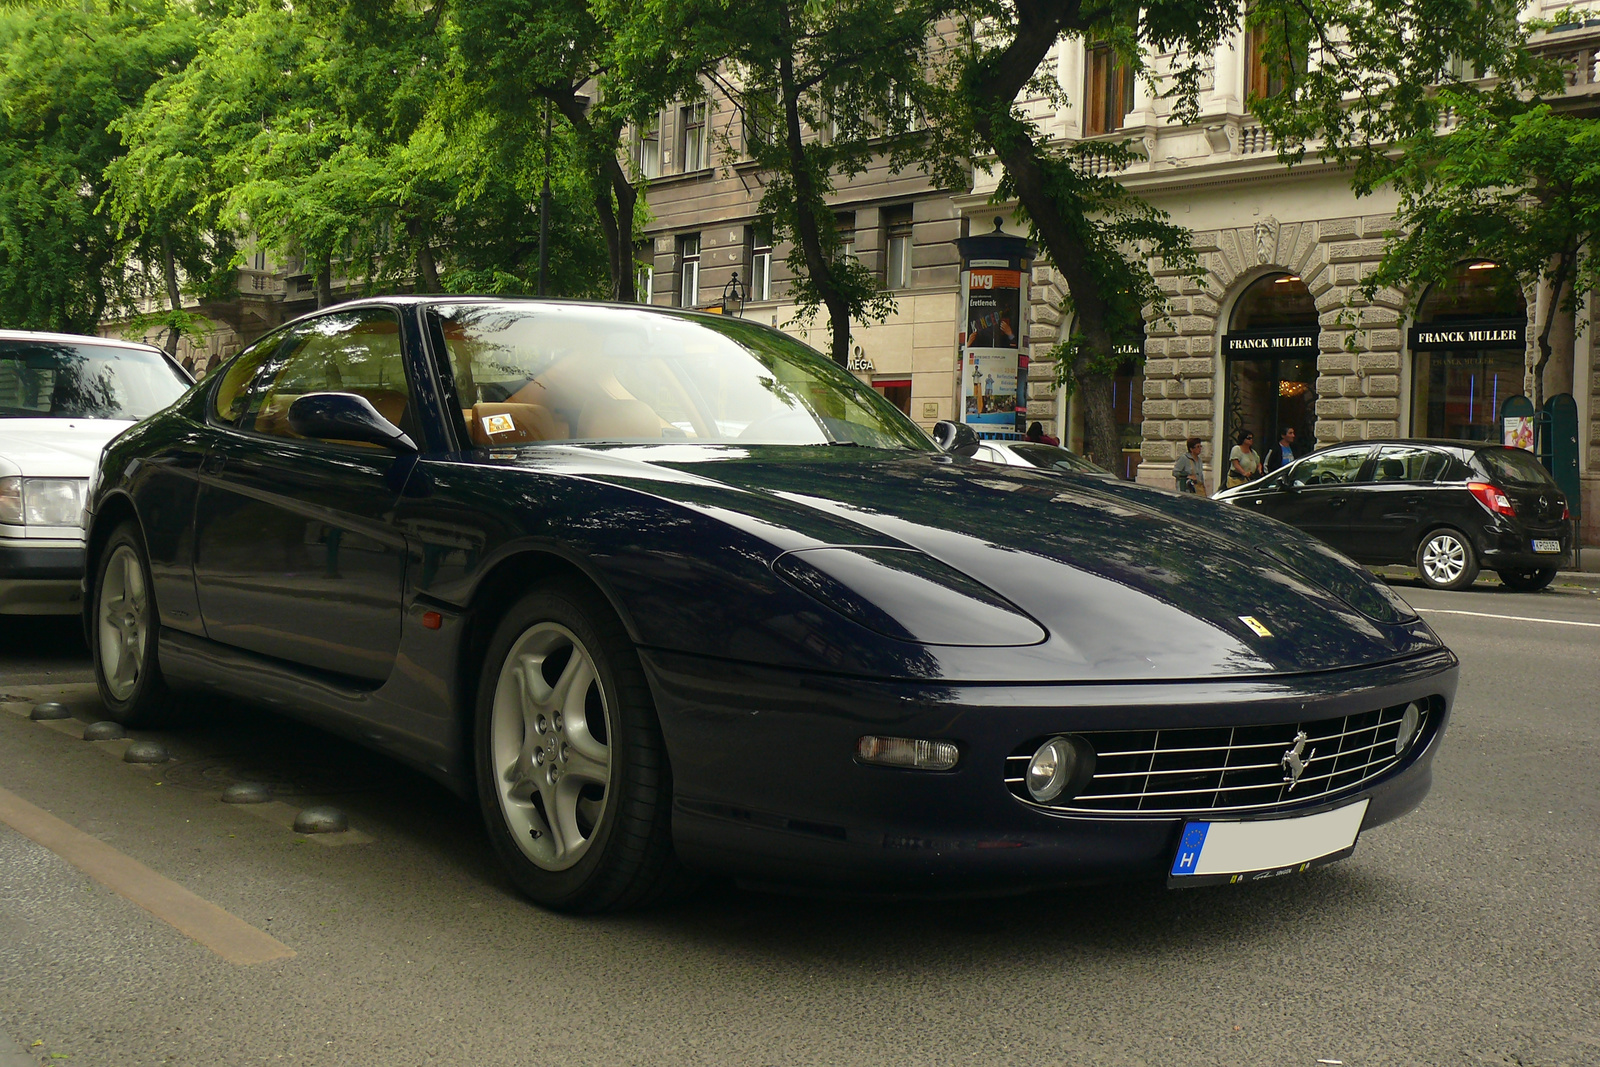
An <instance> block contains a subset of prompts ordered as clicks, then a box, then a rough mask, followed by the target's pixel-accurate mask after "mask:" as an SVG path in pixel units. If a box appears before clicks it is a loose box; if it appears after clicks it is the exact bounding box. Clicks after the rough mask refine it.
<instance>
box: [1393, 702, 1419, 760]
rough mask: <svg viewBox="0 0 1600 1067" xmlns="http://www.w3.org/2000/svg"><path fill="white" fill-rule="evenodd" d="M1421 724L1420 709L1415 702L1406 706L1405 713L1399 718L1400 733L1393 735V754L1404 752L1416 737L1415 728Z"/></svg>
mask: <svg viewBox="0 0 1600 1067" xmlns="http://www.w3.org/2000/svg"><path fill="white" fill-rule="evenodd" d="M1421 722H1422V709H1421V708H1420V707H1418V706H1417V705H1416V703H1415V702H1413V703H1410V704H1407V705H1406V712H1405V714H1404V715H1402V716H1400V732H1399V733H1398V734H1396V735H1395V739H1394V754H1395V755H1396V756H1398V755H1400V753H1402V752H1404V751H1405V750H1406V748H1407V747H1408V746H1409V745H1410V744H1411V742H1412V741H1413V740H1414V739H1415V738H1416V736H1417V727H1418V725H1420V724H1421Z"/></svg>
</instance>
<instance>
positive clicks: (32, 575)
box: [0, 541, 84, 615]
mask: <svg viewBox="0 0 1600 1067" xmlns="http://www.w3.org/2000/svg"><path fill="white" fill-rule="evenodd" d="M83 561H84V548H83V542H82V541H38V542H15V541H13V542H6V541H0V615H76V614H77V613H78V611H79V609H80V606H81V605H82V601H83V589H82V587H81V583H82V581H83V566H84V562H83Z"/></svg>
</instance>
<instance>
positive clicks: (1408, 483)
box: [1217, 440, 1572, 592]
mask: <svg viewBox="0 0 1600 1067" xmlns="http://www.w3.org/2000/svg"><path fill="white" fill-rule="evenodd" d="M1217 499H1218V500H1225V501H1227V502H1229V503H1231V504H1237V505H1238V506H1240V507H1243V508H1247V509H1249V510H1251V511H1255V512H1258V513H1260V514H1263V515H1270V516H1271V517H1272V518H1275V519H1281V520H1282V521H1284V522H1287V523H1290V524H1291V525H1294V526H1298V527H1299V528H1300V529H1302V530H1305V531H1306V532H1307V533H1310V534H1314V535H1315V536H1317V537H1320V538H1321V539H1322V540H1324V541H1326V542H1327V543H1328V544H1330V545H1332V546H1333V547H1335V548H1337V549H1339V550H1340V551H1341V552H1344V553H1345V554H1346V555H1348V556H1350V557H1351V558H1353V559H1356V560H1359V561H1360V562H1362V563H1372V564H1380V563H1404V564H1410V565H1412V566H1415V567H1416V568H1417V573H1418V575H1419V576H1420V577H1421V579H1422V581H1423V583H1424V584H1426V585H1430V586H1432V587H1434V588H1435V589H1464V588H1466V587H1467V586H1469V585H1471V584H1472V583H1473V581H1474V580H1475V579H1476V578H1477V577H1478V570H1479V568H1480V567H1488V568H1490V569H1491V570H1493V571H1495V572H1496V573H1497V574H1499V575H1500V580H1501V581H1502V582H1503V583H1505V585H1506V586H1507V587H1508V588H1510V589H1515V590H1517V591H1519V592H1533V591H1535V590H1539V589H1543V588H1544V587H1545V586H1547V585H1549V584H1550V580H1551V579H1552V578H1554V577H1555V576H1556V567H1557V565H1558V564H1559V563H1560V562H1561V561H1562V560H1563V559H1564V558H1566V556H1567V554H1568V553H1569V552H1570V551H1571V550H1572V521H1571V515H1570V514H1569V513H1568V511H1567V500H1566V497H1565V496H1563V495H1562V493H1561V490H1560V489H1558V488H1557V487H1556V483H1555V481H1554V480H1553V479H1552V478H1551V477H1550V474H1549V472H1547V471H1546V470H1545V469H1544V467H1543V466H1542V465H1541V464H1540V463H1539V461H1538V460H1537V459H1535V458H1534V456H1533V454H1532V453H1530V452H1527V451H1524V450H1523V449H1520V448H1506V447H1505V446H1503V445H1496V444H1489V443H1486V442H1478V441H1431V440H1414V441H1364V442H1362V443H1361V444H1356V445H1340V446H1337V447H1334V448H1328V449H1324V450H1322V451H1320V452H1315V453H1313V454H1311V455H1309V456H1306V457H1305V458H1304V459H1300V460H1297V461H1295V462H1294V463H1292V464H1290V465H1289V466H1287V467H1284V468H1283V469H1281V470H1278V471H1274V472H1273V473H1271V474H1269V475H1267V476H1266V477H1264V478H1258V479H1256V480H1255V481H1253V482H1250V483H1248V484H1246V485H1241V486H1237V487H1235V488H1233V489H1228V490H1225V491H1223V492H1221V493H1218V494H1217Z"/></svg>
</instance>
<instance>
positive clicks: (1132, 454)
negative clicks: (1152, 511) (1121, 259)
mask: <svg viewBox="0 0 1600 1067" xmlns="http://www.w3.org/2000/svg"><path fill="white" fill-rule="evenodd" d="M1117 354H1118V355H1120V356H1124V357H1126V359H1125V361H1124V362H1123V363H1122V365H1121V366H1119V367H1118V368H1117V373H1116V376H1115V377H1114V378H1112V379H1111V403H1112V406H1113V410H1114V411H1115V414H1116V421H1117V439H1118V443H1119V445H1120V447H1121V452H1122V455H1121V459H1120V462H1119V463H1118V465H1117V468H1116V472H1117V474H1119V475H1121V476H1122V477H1123V478H1126V479H1127V480H1128V481H1130V482H1131V481H1133V480H1134V477H1135V475H1137V474H1138V473H1139V458H1140V453H1141V451H1142V450H1143V448H1144V367H1143V366H1142V362H1143V361H1142V360H1141V359H1140V358H1139V357H1142V356H1143V355H1144V324H1143V323H1140V324H1139V338H1138V340H1137V341H1134V342H1130V343H1128V344H1125V345H1118V346H1117Z"/></svg>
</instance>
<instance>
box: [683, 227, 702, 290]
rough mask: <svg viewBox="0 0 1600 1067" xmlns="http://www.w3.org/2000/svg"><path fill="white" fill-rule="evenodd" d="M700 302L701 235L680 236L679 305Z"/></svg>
mask: <svg viewBox="0 0 1600 1067" xmlns="http://www.w3.org/2000/svg"><path fill="white" fill-rule="evenodd" d="M698 303H700V235H699V234H697V233H695V234H686V235H684V236H683V237H680V238H678V306H679V307H686V308H692V307H694V306H695V305H696V304H698Z"/></svg>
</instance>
